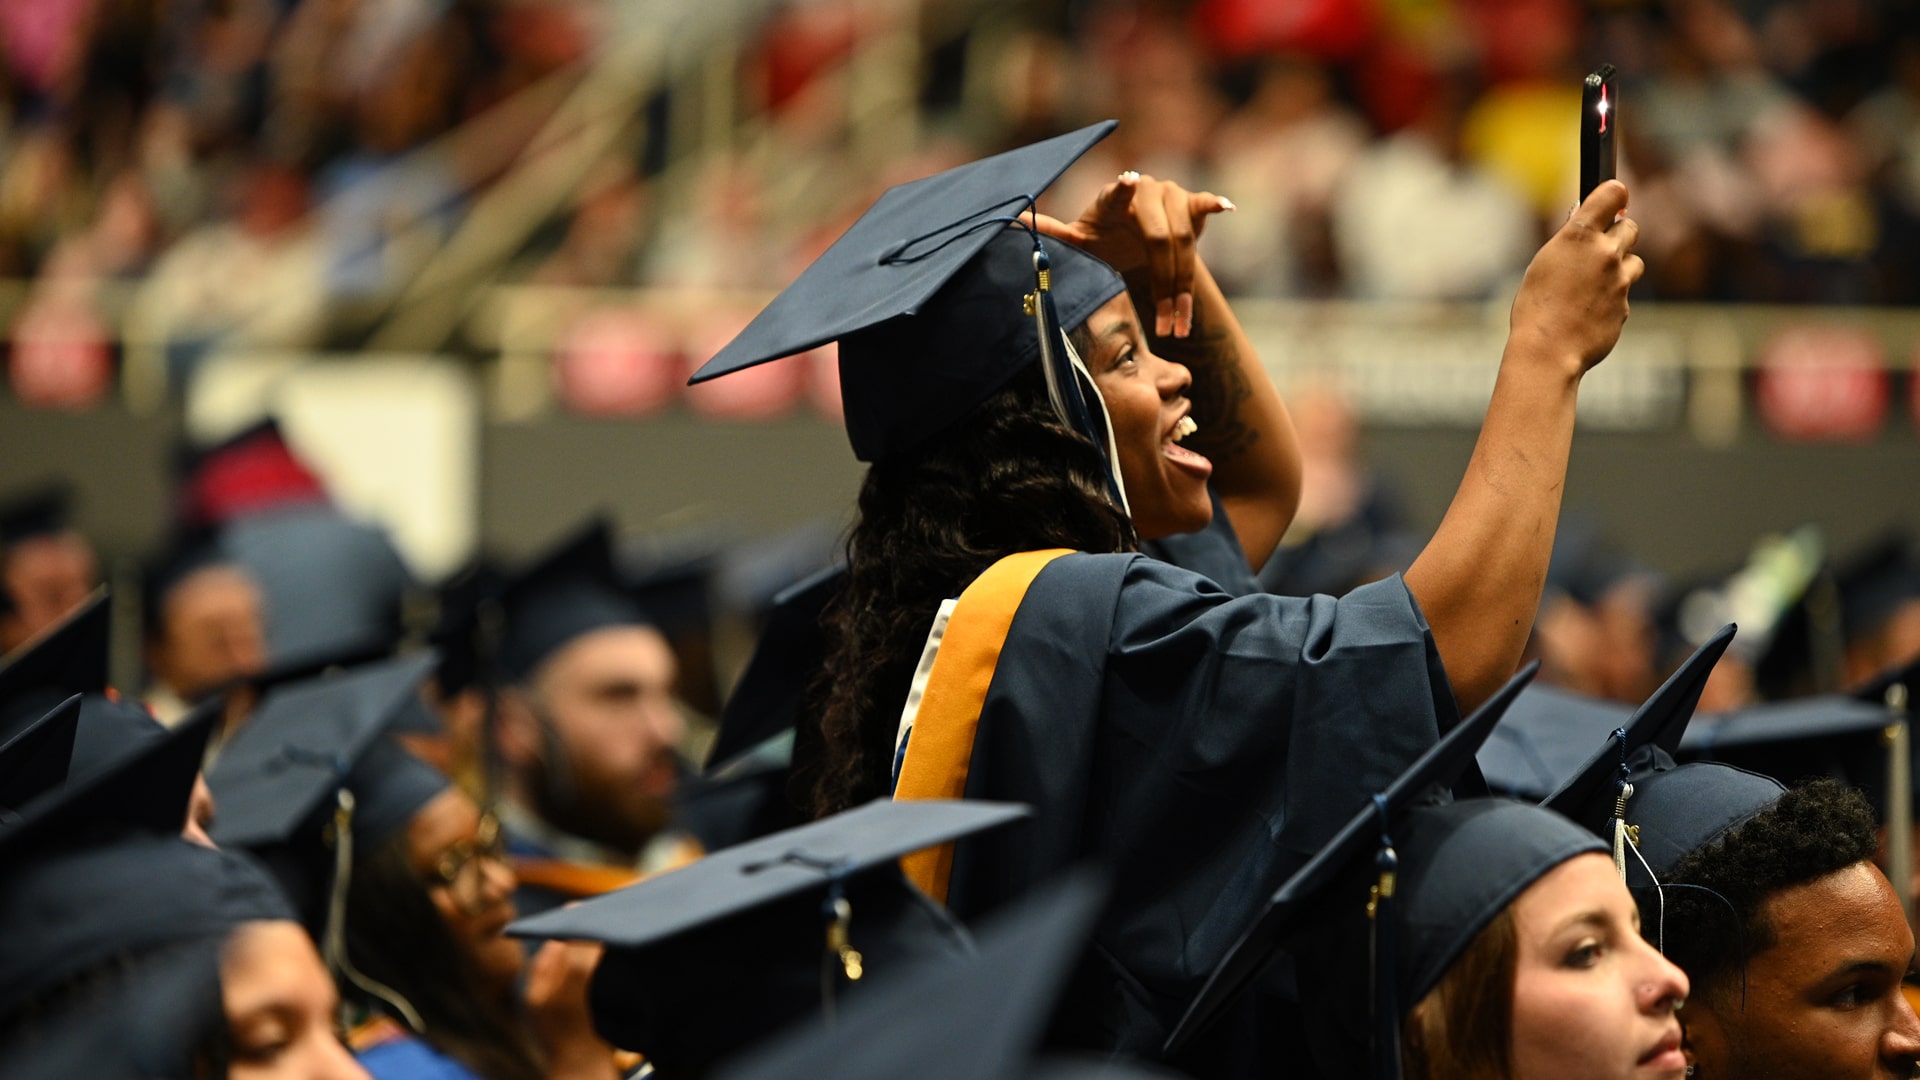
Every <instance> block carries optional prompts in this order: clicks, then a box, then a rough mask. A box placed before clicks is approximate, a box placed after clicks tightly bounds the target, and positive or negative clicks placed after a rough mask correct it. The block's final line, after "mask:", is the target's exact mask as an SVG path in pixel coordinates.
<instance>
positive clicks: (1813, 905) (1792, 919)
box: [1756, 860, 1913, 978]
mask: <svg viewBox="0 0 1920 1080" xmlns="http://www.w3.org/2000/svg"><path fill="white" fill-rule="evenodd" d="M1761 914H1762V915H1763V917H1764V918H1765V920H1766V923H1767V926H1768V928H1769V929H1770V930H1771V931H1772V935H1771V936H1772V946H1771V947H1770V948H1768V949H1767V950H1765V952H1766V954H1767V959H1768V960H1770V961H1772V962H1773V963H1776V964H1783V965H1786V966H1788V967H1790V968H1792V969H1794V970H1795V971H1798V972H1800V973H1802V974H1804V975H1806V976H1809V977H1815V978H1818V977H1822V976H1824V975H1826V974H1828V973H1829V972H1830V971H1832V970H1835V969H1837V968H1838V967H1840V966H1843V965H1845V964H1847V963H1851V962H1853V961H1858V960H1878V961H1884V962H1887V963H1890V964H1893V965H1895V966H1896V969H1897V970H1901V971H1904V970H1905V967H1906V964H1907V962H1908V960H1909V959H1910V958H1911V956H1912V953H1913V932H1912V930H1910V929H1909V928H1908V926H1907V920H1906V917H1905V916H1904V915H1903V914H1902V912H1901V910H1900V901H1899V898H1898V897H1896V896H1895V895H1894V892H1893V886H1892V885H1890V884H1888V882H1887V878H1886V875H1885V874H1882V873H1881V872H1880V869H1879V867H1877V866H1874V865H1873V863H1871V862H1868V861H1866V860H1862V861H1860V862H1857V863H1853V864H1852V865H1850V866H1845V867H1842V868H1841V869H1839V870H1836V871H1834V872H1833V873H1830V874H1827V875H1824V876H1822V877H1819V878H1815V879H1814V880H1812V881H1809V882H1805V883H1802V884H1799V885H1791V886H1788V887H1787V888H1785V889H1782V890H1780V891H1779V892H1777V893H1774V894H1773V895H1772V896H1769V897H1768V898H1767V899H1766V901H1765V902H1764V903H1763V904H1762V908H1761ZM1758 959H1759V957H1756V960H1758Z"/></svg>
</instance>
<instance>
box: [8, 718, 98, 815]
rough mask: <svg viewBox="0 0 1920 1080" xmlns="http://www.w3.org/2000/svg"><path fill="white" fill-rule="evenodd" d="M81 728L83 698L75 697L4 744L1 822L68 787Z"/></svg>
mask: <svg viewBox="0 0 1920 1080" xmlns="http://www.w3.org/2000/svg"><path fill="white" fill-rule="evenodd" d="M79 727H80V698H79V696H78V695H75V696H74V697H71V698H68V699H67V700H65V701H63V702H61V703H60V704H58V705H56V706H54V708H53V711H52V712H50V713H47V714H46V715H45V716H42V717H41V718H40V719H38V720H35V721H33V722H32V723H29V724H28V725H27V726H26V727H25V728H22V729H21V730H20V731H19V732H18V733H17V734H15V735H13V736H12V737H11V738H8V739H6V741H4V742H0V820H5V819H6V818H7V817H10V816H12V815H13V814H14V813H15V808H16V807H20V806H25V805H26V804H27V803H29V802H31V801H33V800H34V799H36V798H39V797H40V796H41V795H44V794H46V793H47V792H49V791H52V790H54V789H55V788H57V787H59V786H60V785H61V784H63V783H66V780H67V770H68V766H69V765H71V764H72V762H73V736H74V733H75V732H76V731H77V730H78V729H79Z"/></svg>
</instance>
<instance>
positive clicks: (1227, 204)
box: [1220, 195, 1240, 213]
mask: <svg viewBox="0 0 1920 1080" xmlns="http://www.w3.org/2000/svg"><path fill="white" fill-rule="evenodd" d="M1220 209H1222V210H1225V211H1227V212H1229V213H1231V212H1233V211H1235V210H1238V209H1240V208H1239V207H1237V206H1235V205H1233V200H1232V199H1229V198H1227V197H1226V196H1225V195H1222V196H1220Z"/></svg>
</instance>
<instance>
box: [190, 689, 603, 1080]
mask: <svg viewBox="0 0 1920 1080" xmlns="http://www.w3.org/2000/svg"><path fill="white" fill-rule="evenodd" d="M438 662H439V657H438V656H437V655H435V654H434V653H433V652H431V651H425V652H422V653H419V654H417V655H413V656H409V657H404V658H401V659H398V660H388V661H382V662H378V663H373V664H365V665H359V666H356V667H353V668H349V669H347V670H345V671H341V672H332V673H328V674H323V675H319V676H316V677H313V678H310V679H307V680H305V681H302V682H292V683H287V684H284V685H282V686H278V687H276V688H274V689H272V690H270V691H269V692H268V693H267V695H266V697H265V698H264V699H263V700H262V702H261V705H260V708H259V710H258V712H257V713H256V715H254V716H253V717H252V719H251V720H249V722H248V723H247V725H246V726H245V727H244V728H243V729H242V730H241V731H240V732H239V734H237V735H236V736H235V737H234V738H233V739H232V740H231V741H230V742H229V743H228V745H227V747H226V750H225V752H224V753H223V754H222V755H221V757H220V759H219V761H218V762H217V763H216V765H215V767H214V769H213V771H212V774H211V776H210V778H209V780H210V783H211V785H212V787H213V789H214V792H215V796H216V797H217V798H218V799H219V801H220V805H221V810H220V814H219V817H218V818H217V820H216V822H215V827H214V830H213V832H214V837H215V839H217V840H218V841H219V842H220V843H222V844H223V845H229V846H235V847H244V848H246V849H248V850H251V851H254V852H257V853H258V854H259V855H260V856H261V858H262V859H263V860H264V861H266V862H267V864H268V865H269V866H271V867H272V868H273V870H274V872H275V873H276V875H277V876H278V877H279V878H280V880H281V881H282V882H283V883H284V885H285V887H286V888H287V890H288V892H289V893H290V895H292V897H293V898H294V899H295V902H296V904H297V906H298V908H299V910H300V912H301V917H302V919H303V921H304V922H305V923H306V925H307V926H308V927H309V929H310V930H311V932H312V933H313V935H314V936H315V938H316V939H317V940H318V941H319V942H320V944H321V947H322V953H323V955H324V956H325V957H326V959H327V962H328V964H329V966H330V967H331V969H332V970H333V972H334V974H335V977H336V978H337V980H338V981H339V985H340V992H341V994H342V996H343V997H344V998H345V999H346V1001H347V1004H348V1006H349V1009H350V1012H351V1013H352V1017H353V1019H354V1026H353V1029H352V1042H353V1046H354V1049H355V1051H356V1053H357V1054H358V1055H359V1056H360V1058H361V1060H362V1062H363V1063H364V1064H365V1065H366V1066H367V1068H368V1069H369V1071H371V1072H372V1073H373V1075H374V1076H375V1077H376V1078H380V1080H412V1078H418V1077H435V1078H464V1077H480V1078H482V1080H506V1078H516V1077H541V1076H546V1075H549V1072H548V1070H553V1072H552V1075H556V1076H560V1075H568V1074H567V1073H566V1072H565V1071H564V1070H563V1069H561V1068H560V1065H559V1064H557V1063H565V1064H566V1066H567V1068H572V1069H580V1068H583V1067H585V1066H583V1065H582V1059H583V1058H584V1059H585V1060H586V1062H587V1063H588V1064H589V1065H597V1066H598V1067H599V1069H601V1070H604V1071H605V1072H606V1073H608V1074H610V1073H611V1071H612V1067H613V1066H612V1062H613V1058H612V1051H611V1050H610V1049H609V1048H608V1047H606V1046H605V1044H603V1043H601V1042H600V1041H599V1040H598V1039H596V1038H594V1037H593V1036H592V1032H591V1029H590V1028H589V1027H588V1025H587V1022H586V1019H585V1015H584V1003H583V1002H582V1001H580V1000H579V996H580V995H579V994H578V992H575V993H574V994H573V996H571V997H569V996H568V994H567V993H566V992H565V988H566V987H567V986H568V985H575V986H576V991H577V986H581V985H584V983H585V979H586V971H584V970H577V969H576V965H577V961H576V960H572V959H570V958H569V954H568V952H567V950H566V949H564V947H560V946H556V947H555V949H554V950H553V952H552V953H551V954H549V955H547V956H544V957H537V958H536V959H535V960H534V963H533V966H532V968H531V972H530V974H529V969H528V966H527V962H526V958H525V956H524V954H523V952H522V950H521V948H520V946H519V944H518V943H517V942H514V941H512V940H510V939H508V938H506V937H503V936H502V935H501V930H502V929H503V928H504V927H505V926H506V925H507V923H509V922H511V921H512V920H513V918H514V917H515V911H514V907H513V892H514V886H515V881H514V876H513V872H512V870H511V869H510V867H509V866H508V865H507V863H506V860H505V858H504V853H503V851H502V848H501V843H500V835H499V829H498V825H497V823H496V822H495V821H493V820H492V818H491V817H490V816H489V815H485V814H483V813H482V812H481V810H480V809H479V807H477V806H476V805H475V804H474V802H473V801H472V800H471V799H470V798H468V797H467V796H466V795H465V794H464V793H463V792H461V791H460V790H459V789H457V788H455V787H454V786H453V785H452V784H451V783H450V782H449V780H448V779H447V778H446V776H445V775H443V774H442V773H440V772H438V771H436V770H435V769H433V768H432V767H430V766H428V765H427V764H426V763H424V762H422V761H420V760H419V759H417V758H415V757H413V756H412V755H411V754H409V753H408V752H407V751H406V750H405V749H403V748H402V747H401V746H400V745H399V743H398V742H396V741H395V739H394V734H395V733H396V732H397V731H398V730H399V729H400V727H401V726H402V725H404V724H406V723H407V722H408V720H409V718H410V717H413V716H415V715H417V714H418V711H419V704H420V703H419V701H418V691H419V688H420V685H421V683H422V682H423V680H424V679H425V678H426V677H427V675H428V673H429V672H430V671H432V670H433V669H434V668H435V667H436V665H437V664H438ZM523 976H528V986H527V987H525V988H524V989H523V988H522V987H521V986H520V985H519V983H520V980H521V979H522V977H523ZM576 1075H581V1076H587V1077H592V1076H598V1075H601V1073H600V1072H597V1071H591V1070H589V1071H586V1072H582V1073H578V1074H576Z"/></svg>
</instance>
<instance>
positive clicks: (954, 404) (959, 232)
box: [689, 120, 1126, 507]
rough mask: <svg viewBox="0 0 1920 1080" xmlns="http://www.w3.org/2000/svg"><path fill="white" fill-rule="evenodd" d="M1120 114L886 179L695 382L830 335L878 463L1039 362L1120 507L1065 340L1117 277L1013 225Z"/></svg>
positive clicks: (850, 431) (1100, 430)
mask: <svg viewBox="0 0 1920 1080" xmlns="http://www.w3.org/2000/svg"><path fill="white" fill-rule="evenodd" d="M1115 126H1116V125H1115V123H1114V122H1113V121H1111V120H1109V121H1105V122H1103V123H1099V124H1095V125H1093V126H1091V127H1086V128H1082V129H1080V130H1079V131H1074V132H1070V133H1068V134H1065V135H1060V136H1057V137H1055V138H1052V139H1047V140H1045V141H1043V142H1038V143H1034V144H1032V145H1030V146H1024V147H1021V148H1019V149H1017V150H1010V151H1007V152H1006V153H1003V154H997V155H995V156H993V157H989V158H985V159H982V160H980V161H976V162H972V163H970V164H967V165H962V166H960V167H958V168H955V169H949V170H947V171H946V172H943V173H939V174H937V175H934V176H929V177H926V178H924V179H920V180H915V181H913V182H912V183H908V184H901V185H898V186H896V187H893V188H890V189H888V190H887V192H886V193H885V194H883V195H881V197H880V199H879V201H877V202H875V203H874V204H873V206H872V207H871V208H869V209H868V210H867V212H866V213H865V214H863V215H861V217H860V219H859V220H858V221H856V222H854V223H853V225H852V226H851V227H850V228H848V230H847V231H846V232H845V233H844V234H842V235H841V237H840V238H839V239H838V240H836V241H834V243H833V246H831V247H829V248H828V249H827V250H826V251H825V252H824V253H822V254H821V256H820V257H819V258H818V259H815V260H814V262H813V264H812V265H811V266H809V267H807V269H806V270H805V271H803V272H802V273H801V275H800V276H799V278H797V279H796V280H795V281H794V282H793V284H791V285H789V286H787V288H786V290H785V291H784V292H782V293H781V294H780V295H779V296H777V297H775V298H774V300H773V302H772V303H771V304H769V305H767V307H766V309H765V310H764V311H762V312H760V314H759V315H757V316H755V318H754V320H753V322H751V323H749V324H748V326H747V328H746V329H745V330H743V331H741V332H740V335H739V336H738V337H736V338H734V339H733V341H731V342H729V343H728V344H727V346H726V348H724V349H722V350H721V351H720V353H719V355H717V356H715V357H714V358H713V359H711V360H709V361H707V363H706V364H704V365H703V366H701V368H700V370H698V371H696V372H694V374H693V377H692V378H691V379H690V380H689V382H694V383H699V382H704V381H706V380H708V379H715V378H719V377H721V376H723V375H728V374H731V373H733V372H735V371H740V370H742V369H744V368H749V367H753V366H754V365H756V364H763V363H766V362H767V361H769V360H777V359H780V358H781V357H785V356H792V355H795V354H796V353H802V352H805V351H807V350H809V349H812V348H815V347H817V346H820V345H824V344H826V343H827V342H829V341H838V342H839V343H840V397H841V401H842V404H843V405H844V407H845V408H844V411H845V414H846V423H847V437H848V439H849V440H850V441H851V442H852V444H853V451H854V456H856V457H858V458H859V459H860V460H862V461H869V462H871V461H881V460H884V459H886V458H887V457H889V456H891V455H893V454H896V453H900V452H902V451H904V450H908V449H911V448H912V447H915V446H918V445H920V444H922V443H923V442H925V440H926V439H927V438H928V437H929V436H931V435H934V434H935V433H937V432H939V431H942V430H944V429H946V428H947V427H949V426H951V425H952V424H953V423H954V422H955V421H957V420H959V419H960V418H962V417H964V416H966V415H967V414H968V413H969V412H971V411H972V410H973V409H974V407H975V406H977V405H979V404H980V403H981V402H982V401H984V400H986V399H987V397H988V396H990V395H991V394H993V393H994V392H995V391H996V390H998V389H999V388H1001V387H1002V386H1005V385H1006V384H1007V382H1008V381H1009V380H1010V379H1012V378H1013V376H1015V375H1016V374H1018V373H1020V372H1021V371H1024V370H1028V369H1029V368H1030V367H1032V366H1033V365H1035V364H1038V365H1040V366H1041V368H1042V371H1043V372H1044V374H1045V377H1046V380H1047V387H1048V394H1049V397H1050V398H1051V399H1052V402H1053V405H1054V408H1055V410H1056V412H1058V414H1059V415H1060V418H1061V420H1062V422H1063V423H1066V424H1067V425H1068V426H1070V427H1072V428H1074V429H1075V430H1077V431H1079V432H1080V433H1081V434H1083V435H1085V436H1086V437H1087V438H1088V439H1089V440H1090V441H1091V442H1092V443H1093V445H1094V446H1095V447H1098V448H1100V450H1101V451H1102V452H1103V453H1106V454H1107V455H1108V462H1109V465H1110V467H1111V468H1110V472H1111V475H1112V476H1113V477H1114V485H1115V489H1114V494H1115V496H1116V501H1117V502H1118V504H1119V505H1120V506H1122V507H1125V505H1126V502H1125V497H1124V493H1123V492H1122V490H1121V489H1120V487H1119V481H1118V476H1119V474H1118V462H1117V461H1116V460H1114V458H1113V454H1112V430H1111V425H1110V424H1109V422H1108V421H1107V419H1106V412H1105V406H1104V404H1102V403H1101V400H1100V395H1099V394H1098V393H1097V392H1096V391H1095V389H1094V387H1093V385H1092V378H1091V376H1090V375H1087V374H1086V369H1085V367H1084V366H1083V365H1080V364H1079V363H1078V361H1077V359H1075V358H1074V357H1072V355H1071V350H1070V348H1069V347H1068V344H1067V342H1066V340H1065V338H1064V337H1063V334H1064V332H1065V331H1067V330H1070V329H1072V328H1074V327H1076V326H1079V325H1080V324H1081V323H1083V322H1085V321H1086V320H1087V317H1088V316H1090V315H1092V314H1093V312H1094V311H1095V310H1096V309H1098V308H1099V307H1100V306H1101V305H1102V304H1104V303H1106V302H1107V301H1108V300H1111V299H1113V298H1114V297H1115V296H1118V295H1120V294H1121V293H1122V292H1123V291H1124V285H1123V283H1122V282H1121V280H1120V276H1119V275H1118V274H1116V273H1114V271H1113V270H1112V268H1111V267H1108V266H1107V265H1106V264H1105V263H1102V262H1101V261H1099V260H1098V259H1095V258H1094V257H1092V256H1090V255H1087V254H1085V253H1084V252H1081V251H1079V250H1077V249H1075V248H1074V247H1073V246H1072V245H1070V244H1066V243H1053V242H1046V241H1042V239H1041V238H1040V237H1039V235H1038V234H1037V233H1030V232H1028V231H1026V230H1024V229H1016V228H1012V227H1010V224H1011V223H1012V222H1013V220H1014V218H1015V216H1016V215H1018V214H1020V213H1022V212H1024V211H1027V210H1030V209H1034V208H1035V202H1036V200H1037V199H1038V198H1039V197H1040V195H1041V193H1042V192H1044V191H1045V190H1046V189H1047V188H1048V187H1049V186H1050V185H1051V184H1052V183H1053V182H1054V181H1055V180H1057V179H1058V178H1059V177H1060V174H1061V173H1063V172H1065V171H1066V170H1067V168H1068V167H1069V166H1071V165H1072V164H1073V163H1074V162H1075V161H1077V160H1079V158H1080V156H1081V155H1082V154H1085V153H1086V152H1087V150H1088V149H1090V148H1091V147H1092V146H1093V144H1095V143H1097V142H1099V141H1100V140H1101V139H1103V138H1105V137H1106V136H1107V135H1108V133H1110V132H1111V131H1112V130H1113V129H1114V127H1115ZM1082 379H1085V385H1083V384H1082Z"/></svg>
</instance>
